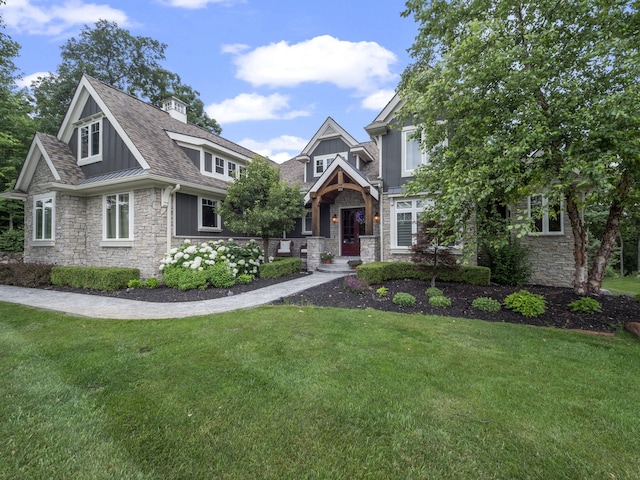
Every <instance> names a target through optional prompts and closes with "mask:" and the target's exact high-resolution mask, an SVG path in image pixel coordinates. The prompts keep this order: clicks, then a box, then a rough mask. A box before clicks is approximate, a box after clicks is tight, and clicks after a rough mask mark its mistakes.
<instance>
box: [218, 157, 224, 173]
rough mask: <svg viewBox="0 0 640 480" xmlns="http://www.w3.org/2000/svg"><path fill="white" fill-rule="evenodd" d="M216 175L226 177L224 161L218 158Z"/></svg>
mask: <svg viewBox="0 0 640 480" xmlns="http://www.w3.org/2000/svg"><path fill="white" fill-rule="evenodd" d="M216 173H219V174H220V175H224V159H222V158H220V157H216Z"/></svg>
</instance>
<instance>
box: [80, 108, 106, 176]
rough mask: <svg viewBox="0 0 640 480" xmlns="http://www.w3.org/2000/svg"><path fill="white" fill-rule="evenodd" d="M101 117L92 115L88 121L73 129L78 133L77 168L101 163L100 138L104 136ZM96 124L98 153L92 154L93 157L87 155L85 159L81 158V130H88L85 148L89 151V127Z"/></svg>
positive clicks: (101, 147)
mask: <svg viewBox="0 0 640 480" xmlns="http://www.w3.org/2000/svg"><path fill="white" fill-rule="evenodd" d="M102 119H103V116H102V115H100V116H96V115H93V116H91V117H90V119H88V120H86V121H83V122H80V123H78V124H77V125H76V126H75V128H76V129H77V131H78V145H77V147H78V153H77V157H76V160H77V162H78V166H80V167H82V166H84V165H90V164H92V163H98V162H101V161H102V149H103V146H102V145H103V142H102V137H103V135H104V126H103V122H102ZM94 124H97V125H98V153H96V154H93V155H89V156H87V157H82V129H83V128H88V129H89V131H88V138H87V144H88V145H87V147H88V148H89V149H91V145H92V142H91V127H92V125H94Z"/></svg>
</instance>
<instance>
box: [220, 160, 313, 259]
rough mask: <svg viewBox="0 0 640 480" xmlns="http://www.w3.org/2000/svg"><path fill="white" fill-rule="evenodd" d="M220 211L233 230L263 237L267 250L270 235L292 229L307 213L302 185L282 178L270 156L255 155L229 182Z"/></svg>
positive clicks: (228, 226)
mask: <svg viewBox="0 0 640 480" xmlns="http://www.w3.org/2000/svg"><path fill="white" fill-rule="evenodd" d="M220 215H221V216H222V220H223V222H224V224H225V225H226V226H227V228H229V229H230V230H232V231H234V232H238V233H243V234H246V235H255V236H258V237H260V238H262V240H263V248H264V251H265V252H267V251H268V245H269V238H271V237H279V236H280V235H282V232H290V231H291V230H292V229H293V228H294V226H295V222H296V219H297V218H301V217H303V216H304V215H305V208H304V197H303V195H302V193H300V188H299V186H297V185H293V186H291V185H288V184H287V183H286V182H284V181H282V180H280V171H279V169H278V168H276V167H273V166H272V165H271V163H270V162H269V160H267V159H266V158H262V157H255V158H254V159H253V160H252V161H251V163H249V165H247V170H246V173H245V175H241V176H240V177H239V178H237V179H235V180H234V181H233V182H231V184H230V185H229V187H228V189H227V194H226V197H225V200H224V202H222V205H221V207H220Z"/></svg>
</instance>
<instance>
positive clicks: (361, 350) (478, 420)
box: [0, 304, 640, 480]
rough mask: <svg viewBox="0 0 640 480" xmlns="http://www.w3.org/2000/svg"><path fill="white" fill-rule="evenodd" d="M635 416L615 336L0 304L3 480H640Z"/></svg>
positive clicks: (635, 345) (427, 321)
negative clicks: (91, 314) (131, 317)
mask: <svg viewBox="0 0 640 480" xmlns="http://www.w3.org/2000/svg"><path fill="white" fill-rule="evenodd" d="M639 404H640V342H638V341H637V340H636V339H634V338H632V337H631V336H630V335H629V334H627V333H625V332H620V333H619V334H618V335H617V336H615V337H605V336H595V335H589V334H582V333H574V332H566V331H559V330H551V329H544V328H534V327H523V326H516V325H510V324H492V323H487V322H481V321H467V320H460V319H451V318H444V317H425V316H420V315H415V316H409V315H396V314H389V313H384V312H378V311H371V310H360V311H349V310H339V309H320V308H312V307H296V306H285V307H262V308H258V309H253V310H245V311H241V312H234V313H229V314H221V315H212V316H207V317H198V318H188V319H179V320H161V321H105V320H95V319H88V318H78V317H72V316H65V315H62V314H56V313H51V312H42V311H38V310H33V309H29V308H26V307H22V306H16V305H11V304H0V439H1V443H0V465H1V467H0V478H1V479H35V478H47V479H71V478H73V479H114V478H117V479H150V478H154V479H156V478H157V479H178V478H180V479H182V478H185V479H186V478H188V479H218V478H220V479H222V478H224V479H278V480H281V479H361V478H362V479H364V478H373V479H403V480H404V479H490V478H496V479H498V478H499V479H516V478H517V479H563V478H564V479H612V478H615V479H618V480H620V479H637V478H640V461H639V453H638V452H640V415H638V409H637V406H638V405H639Z"/></svg>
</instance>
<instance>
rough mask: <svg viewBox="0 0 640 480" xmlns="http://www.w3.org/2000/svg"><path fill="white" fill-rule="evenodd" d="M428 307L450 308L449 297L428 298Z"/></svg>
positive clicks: (436, 296)
mask: <svg viewBox="0 0 640 480" xmlns="http://www.w3.org/2000/svg"><path fill="white" fill-rule="evenodd" d="M429 305H432V306H434V307H443V308H446V307H450V306H451V299H450V298H449V297H445V296H444V295H434V296H433V297H429Z"/></svg>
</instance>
